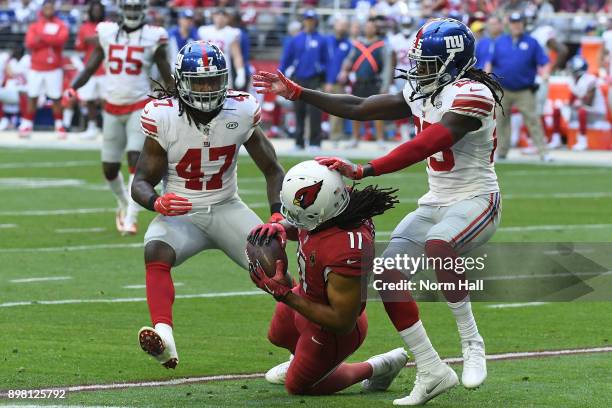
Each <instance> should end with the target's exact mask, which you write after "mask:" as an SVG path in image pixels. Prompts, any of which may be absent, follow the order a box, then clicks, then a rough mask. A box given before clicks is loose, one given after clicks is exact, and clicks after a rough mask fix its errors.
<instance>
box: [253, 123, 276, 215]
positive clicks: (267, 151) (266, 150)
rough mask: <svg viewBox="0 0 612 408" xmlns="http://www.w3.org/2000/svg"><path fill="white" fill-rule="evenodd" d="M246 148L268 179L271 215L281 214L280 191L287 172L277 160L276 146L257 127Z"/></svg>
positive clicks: (267, 186)
mask: <svg viewBox="0 0 612 408" xmlns="http://www.w3.org/2000/svg"><path fill="white" fill-rule="evenodd" d="M244 147H245V148H246V150H247V152H248V153H249V156H251V158H252V159H253V161H254V162H255V164H256V165H257V167H258V168H259V170H260V171H261V172H262V173H263V175H264V177H265V178H266V188H267V191H268V202H269V203H270V214H275V213H279V212H280V208H281V204H280V190H281V187H282V186H283V177H285V172H284V170H283V168H282V166H281V165H280V163H279V162H278V159H277V158H276V152H275V151H274V146H272V143H270V141H269V140H268V138H267V137H266V135H264V133H263V131H262V130H261V128H260V127H259V126H257V127H255V130H254V131H253V134H252V135H251V137H250V138H249V140H247V142H246V143H245V144H244Z"/></svg>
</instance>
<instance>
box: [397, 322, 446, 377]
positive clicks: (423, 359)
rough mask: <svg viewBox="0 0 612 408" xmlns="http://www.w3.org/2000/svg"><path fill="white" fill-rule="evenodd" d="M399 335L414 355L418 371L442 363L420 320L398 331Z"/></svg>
mask: <svg viewBox="0 0 612 408" xmlns="http://www.w3.org/2000/svg"><path fill="white" fill-rule="evenodd" d="M399 335H400V336H401V337H402V339H403V340H404V343H406V345H407V346H408V349H409V350H410V352H411V353H412V354H413V355H414V361H415V362H416V366H417V370H418V371H427V372H431V371H432V369H435V368H436V367H439V366H440V364H442V360H440V356H438V353H437V352H436V350H435V349H434V348H433V346H432V345H431V342H430V341H429V337H427V332H425V327H423V323H422V322H421V321H420V320H419V321H418V322H416V323H415V324H413V325H412V326H410V327H409V328H407V329H404V330H402V331H401V332H399Z"/></svg>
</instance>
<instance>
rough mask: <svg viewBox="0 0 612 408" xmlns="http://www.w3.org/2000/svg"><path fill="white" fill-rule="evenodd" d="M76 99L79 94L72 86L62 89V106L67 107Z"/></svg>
mask: <svg viewBox="0 0 612 408" xmlns="http://www.w3.org/2000/svg"><path fill="white" fill-rule="evenodd" d="M78 100H79V95H78V94H77V91H75V90H74V88H68V89H66V90H65V91H64V94H63V95H62V100H61V104H62V106H63V107H68V106H70V105H71V104H72V103H73V102H75V101H78Z"/></svg>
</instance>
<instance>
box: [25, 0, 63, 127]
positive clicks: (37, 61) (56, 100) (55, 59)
mask: <svg viewBox="0 0 612 408" xmlns="http://www.w3.org/2000/svg"><path fill="white" fill-rule="evenodd" d="M68 34H69V33H68V27H67V26H66V24H64V22H63V21H62V20H60V18H59V17H57V16H56V15H55V2H54V1H53V0H45V1H44V3H43V5H42V10H41V12H40V16H39V18H38V20H36V21H35V22H34V23H32V25H30V27H29V28H28V31H27V33H26V36H25V45H26V48H28V49H29V50H30V52H31V54H32V62H31V67H30V70H29V71H28V75H27V90H28V108H27V110H26V111H25V112H23V115H22V116H23V117H22V120H21V124H20V125H19V136H20V137H24V138H26V137H30V135H31V134H32V127H33V125H34V124H33V122H34V116H35V115H36V107H37V103H38V98H39V96H41V95H43V96H46V97H47V98H49V99H51V101H52V103H53V105H52V110H53V118H54V119H55V132H56V133H57V136H58V138H59V139H65V138H66V136H67V134H66V129H65V128H64V125H63V123H62V105H61V103H60V100H61V97H62V77H63V72H62V50H63V48H64V45H65V44H66V41H68Z"/></svg>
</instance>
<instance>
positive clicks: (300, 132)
mask: <svg viewBox="0 0 612 408" xmlns="http://www.w3.org/2000/svg"><path fill="white" fill-rule="evenodd" d="M303 17H304V21H303V22H302V24H303V26H304V29H303V31H301V32H300V33H299V34H298V35H296V36H295V37H293V38H292V39H291V40H290V41H289V42H288V43H287V46H286V48H285V49H283V54H282V56H281V61H280V67H279V69H280V70H281V72H283V73H284V74H285V75H286V76H288V77H290V78H292V79H293V80H294V81H296V82H297V83H298V84H300V85H302V86H304V87H306V88H310V89H319V88H320V87H321V81H322V79H323V78H324V76H325V71H326V68H327V59H328V52H327V46H326V43H327V40H326V39H325V37H323V36H322V35H321V34H319V32H318V31H317V23H318V16H317V14H316V12H315V11H314V10H307V11H305V12H304V15H303ZM294 108H295V115H296V131H295V146H296V148H297V149H303V148H304V125H305V120H306V115H307V114H308V117H309V121H310V137H309V141H310V146H311V147H313V148H314V149H315V150H316V149H319V148H320V146H321V111H320V110H319V109H317V108H315V107H314V106H312V105H308V104H306V103H305V102H302V101H301V100H297V101H295V102H294Z"/></svg>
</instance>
